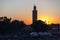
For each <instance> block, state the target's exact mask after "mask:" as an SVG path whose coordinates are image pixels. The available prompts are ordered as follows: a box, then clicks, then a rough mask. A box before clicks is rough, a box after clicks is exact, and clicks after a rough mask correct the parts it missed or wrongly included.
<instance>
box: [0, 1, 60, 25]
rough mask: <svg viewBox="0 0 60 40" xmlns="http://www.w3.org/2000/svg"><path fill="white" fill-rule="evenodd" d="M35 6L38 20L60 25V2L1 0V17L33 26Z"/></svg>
mask: <svg viewBox="0 0 60 40" xmlns="http://www.w3.org/2000/svg"><path fill="white" fill-rule="evenodd" d="M34 5H36V6H37V11H38V20H42V21H45V20H46V21H47V22H46V23H48V21H49V24H51V23H60V0H0V16H7V17H11V18H12V19H17V20H22V21H24V22H25V23H26V24H31V23H32V10H33V6H34Z"/></svg>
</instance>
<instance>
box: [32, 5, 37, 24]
mask: <svg viewBox="0 0 60 40" xmlns="http://www.w3.org/2000/svg"><path fill="white" fill-rule="evenodd" d="M36 21H37V10H36V6H35V5H34V8H33V11H32V22H33V23H34V22H36Z"/></svg>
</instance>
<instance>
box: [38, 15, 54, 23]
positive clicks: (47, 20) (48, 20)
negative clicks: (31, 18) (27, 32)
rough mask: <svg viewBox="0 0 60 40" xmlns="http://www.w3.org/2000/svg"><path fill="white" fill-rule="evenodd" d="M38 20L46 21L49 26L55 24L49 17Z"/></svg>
mask: <svg viewBox="0 0 60 40" xmlns="http://www.w3.org/2000/svg"><path fill="white" fill-rule="evenodd" d="M38 20H42V21H44V22H45V23H47V24H51V23H53V21H52V18H49V17H47V16H43V17H38Z"/></svg>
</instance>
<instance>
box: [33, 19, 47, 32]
mask: <svg viewBox="0 0 60 40" xmlns="http://www.w3.org/2000/svg"><path fill="white" fill-rule="evenodd" d="M32 28H33V29H34V30H35V31H37V32H38V31H47V24H45V22H43V21H41V20H38V21H36V22H35V23H33V24H32Z"/></svg>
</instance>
